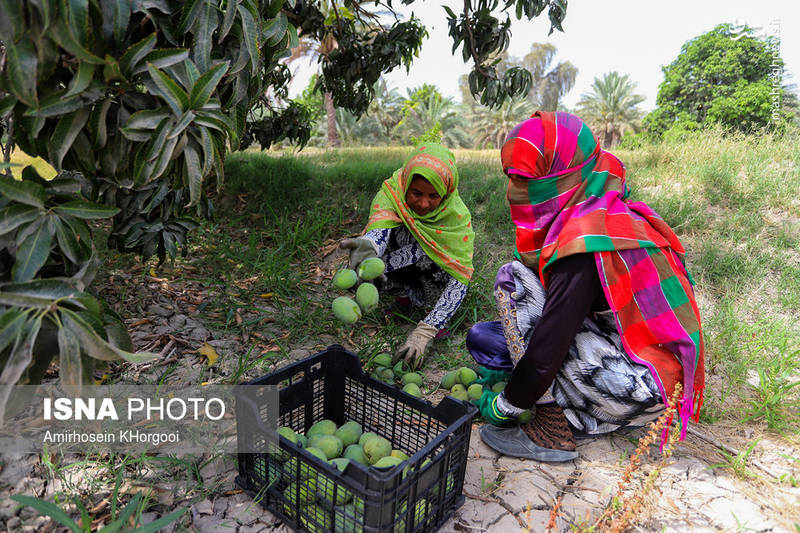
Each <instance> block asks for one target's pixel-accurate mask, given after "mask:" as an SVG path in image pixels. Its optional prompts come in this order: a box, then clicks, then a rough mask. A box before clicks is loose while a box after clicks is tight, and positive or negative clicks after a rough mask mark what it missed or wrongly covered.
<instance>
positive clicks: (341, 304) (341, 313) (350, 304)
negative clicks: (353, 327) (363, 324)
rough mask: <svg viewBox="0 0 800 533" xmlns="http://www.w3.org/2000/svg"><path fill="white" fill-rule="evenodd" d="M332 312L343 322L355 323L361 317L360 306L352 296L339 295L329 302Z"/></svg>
mask: <svg viewBox="0 0 800 533" xmlns="http://www.w3.org/2000/svg"><path fill="white" fill-rule="evenodd" d="M331 307H332V308H333V314H334V315H336V318H338V319H339V320H341V321H342V322H344V323H345V324H355V323H356V322H358V319H360V318H361V308H360V307H359V306H358V304H357V303H356V302H355V300H353V299H352V298H348V297H347V296H339V297H338V298H336V299H335V300H333V304H331Z"/></svg>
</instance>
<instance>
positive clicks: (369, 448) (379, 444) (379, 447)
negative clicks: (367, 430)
mask: <svg viewBox="0 0 800 533" xmlns="http://www.w3.org/2000/svg"><path fill="white" fill-rule="evenodd" d="M390 453H392V443H391V442H389V441H388V440H386V439H384V438H383V437H377V438H374V439H369V440H368V441H367V442H365V443H364V455H365V456H366V458H367V462H368V463H369V464H371V465H374V464H375V463H377V462H378V461H379V460H380V459H381V458H383V457H386V456H387V455H389V454H390Z"/></svg>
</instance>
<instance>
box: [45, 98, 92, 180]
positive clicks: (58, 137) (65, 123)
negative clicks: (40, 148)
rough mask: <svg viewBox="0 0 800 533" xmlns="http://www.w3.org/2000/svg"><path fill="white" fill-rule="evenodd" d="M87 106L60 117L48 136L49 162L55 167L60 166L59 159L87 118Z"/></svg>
mask: <svg viewBox="0 0 800 533" xmlns="http://www.w3.org/2000/svg"><path fill="white" fill-rule="evenodd" d="M89 111H90V109H89V107H88V106H87V107H84V108H82V109H79V110H78V111H75V112H74V113H70V114H69V115H65V116H63V117H61V118H60V119H59V121H58V123H57V124H56V127H55V129H54V130H53V134H52V135H51V136H50V146H49V149H50V163H51V164H52V165H53V166H54V167H56V168H57V169H60V168H61V161H62V160H63V159H64V156H65V155H67V152H68V151H69V149H70V147H71V146H72V143H73V141H75V137H77V136H78V132H80V131H81V129H82V128H83V126H84V125H85V124H86V121H87V120H88V118H89Z"/></svg>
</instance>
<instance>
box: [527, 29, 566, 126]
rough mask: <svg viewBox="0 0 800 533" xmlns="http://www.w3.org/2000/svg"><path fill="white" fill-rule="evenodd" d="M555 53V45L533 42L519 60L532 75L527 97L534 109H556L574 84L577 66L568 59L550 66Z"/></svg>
mask: <svg viewBox="0 0 800 533" xmlns="http://www.w3.org/2000/svg"><path fill="white" fill-rule="evenodd" d="M555 55H556V47H555V46H553V45H552V44H549V43H547V44H542V43H533V45H531V51H530V52H528V53H527V54H526V55H525V57H523V58H522V61H521V62H520V63H521V66H523V67H525V68H526V69H528V71H529V72H530V73H531V76H533V84H532V85H531V90H530V92H529V93H528V99H529V100H530V102H531V104H533V107H534V108H535V109H541V110H543V111H555V110H557V109H558V107H559V103H560V101H561V98H563V97H564V95H565V94H567V93H568V92H569V91H570V89H572V86H573V85H575V78H576V77H577V76H578V67H576V66H575V65H573V64H572V63H570V62H569V61H562V62H561V63H559V64H558V65H556V66H555V67H553V68H550V63H552V62H553V58H554V57H555Z"/></svg>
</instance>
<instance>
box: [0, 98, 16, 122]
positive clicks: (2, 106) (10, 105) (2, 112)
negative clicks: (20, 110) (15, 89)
mask: <svg viewBox="0 0 800 533" xmlns="http://www.w3.org/2000/svg"><path fill="white" fill-rule="evenodd" d="M17 101H18V100H17V97H16V96H14V95H13V94H7V95H6V96H3V97H2V98H0V118H3V117H4V116H6V115H7V114H9V113H10V112H11V110H12V109H14V106H15V105H17Z"/></svg>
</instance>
